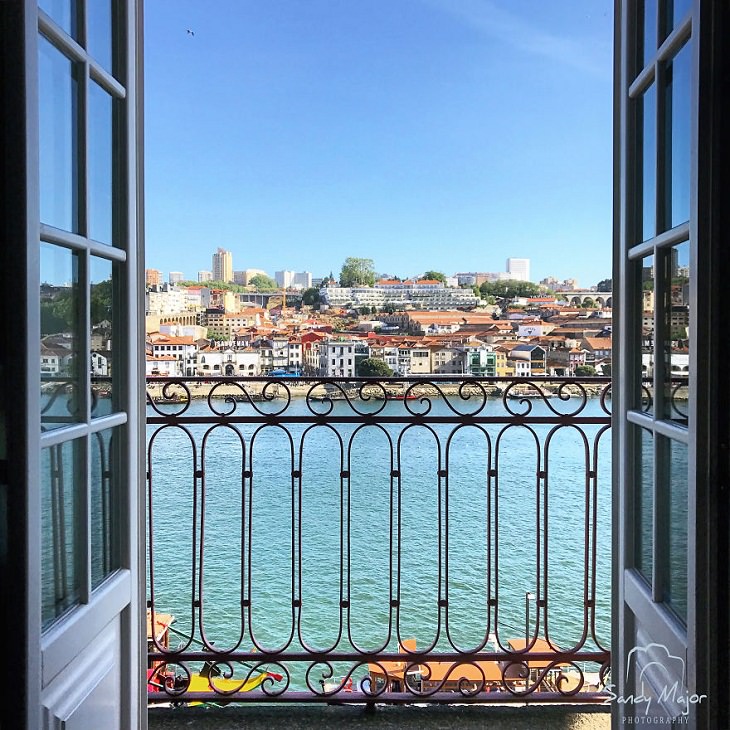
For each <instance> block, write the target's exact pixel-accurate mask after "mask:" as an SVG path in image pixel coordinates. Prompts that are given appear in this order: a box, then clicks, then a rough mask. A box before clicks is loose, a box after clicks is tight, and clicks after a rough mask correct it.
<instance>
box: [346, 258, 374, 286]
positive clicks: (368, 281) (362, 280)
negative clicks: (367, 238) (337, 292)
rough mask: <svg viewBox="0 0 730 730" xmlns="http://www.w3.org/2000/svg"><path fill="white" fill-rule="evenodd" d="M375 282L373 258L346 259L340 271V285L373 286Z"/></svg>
mask: <svg viewBox="0 0 730 730" xmlns="http://www.w3.org/2000/svg"><path fill="white" fill-rule="evenodd" d="M374 283H375V266H374V264H373V260H372V259H358V258H353V257H349V258H346V259H345V262H344V263H343V264H342V270H341V271H340V286H372V285H373V284H374Z"/></svg>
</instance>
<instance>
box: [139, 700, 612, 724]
mask: <svg viewBox="0 0 730 730" xmlns="http://www.w3.org/2000/svg"><path fill="white" fill-rule="evenodd" d="M148 716H149V729H150V730H177V728H182V727H190V726H195V727H196V728H203V729H204V730H208V729H210V730H234V729H235V730H239V729H240V728H242V727H245V728H247V730H269V728H272V727H286V728H287V729H288V730H310V729H311V730H315V729H316V730H320V729H321V728H341V727H343V726H347V725H352V726H363V727H367V728H369V729H372V730H375V729H380V728H382V729H383V730H391V729H392V730H396V729H397V730H403V729H406V730H408V729H409V728H413V730H437V729H438V730H444V728H459V730H462V728H489V730H522V729H524V730H527V729H528V728H529V729H530V730H534V729H535V728H541V729H544V730H608V728H610V727H611V714H610V708H609V707H604V706H590V707H586V706H581V707H577V706H575V705H560V706H554V705H550V706H546V705H537V704H532V705H527V706H514V705H511V706H499V707H494V706H491V707H483V706H482V707H474V706H466V705H450V706H443V705H441V706H429V707H426V706H414V705H399V706H392V705H387V706H378V707H377V708H376V709H375V711H374V712H369V711H366V710H365V709H364V708H363V707H359V706H352V705H350V706H320V705H290V706H287V707H284V706H281V705H279V706H276V707H272V706H271V705H268V706H267V705H253V706H246V707H237V706H231V707H221V708H202V707H190V708H151V709H150V711H149V714H148Z"/></svg>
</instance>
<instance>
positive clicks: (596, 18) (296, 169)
mask: <svg viewBox="0 0 730 730" xmlns="http://www.w3.org/2000/svg"><path fill="white" fill-rule="evenodd" d="M145 13H146V31H145V33H146V38H145V42H146V59H145V63H146V109H145V113H146V195H147V208H146V216H147V265H148V266H149V267H152V268H157V269H160V270H162V271H164V272H165V273H167V272H168V271H170V270H179V271H182V272H184V273H185V275H186V276H187V277H189V278H195V276H196V274H197V271H198V270H200V269H210V268H211V255H212V253H213V251H215V249H216V248H217V247H218V246H222V247H224V248H226V249H228V250H230V251H232V252H233V265H234V269H245V268H262V269H265V270H267V271H268V272H269V273H273V272H274V271H275V270H279V269H294V270H297V271H300V270H309V271H312V272H313V273H314V275H315V276H321V275H323V274H327V273H329V271H330V270H333V271H334V272H335V273H337V272H338V271H339V268H340V266H341V264H342V261H343V260H344V259H345V257H347V256H361V257H367V258H372V259H374V261H375V267H376V270H377V271H379V272H387V273H391V274H396V275H399V276H406V275H413V274H417V273H420V272H423V271H424V270H427V269H437V270H440V271H444V272H445V273H447V274H452V273H454V272H457V271H503V270H504V267H505V259H506V258H507V257H509V256H514V257H527V258H530V259H531V261H532V278H533V279H536V280H537V279H541V278H543V277H545V276H548V275H552V276H556V277H558V278H561V279H562V278H565V277H569V276H571V277H575V278H577V279H578V280H579V283H580V284H581V285H583V286H590V285H592V284H595V283H596V282H597V281H599V280H600V279H602V278H604V277H607V276H610V268H611V66H612V61H611V57H612V49H611V43H612V40H611V38H612V25H613V20H612V2H611V1H610V0H572V1H570V2H569V1H568V0H550V2H541V1H539V0H306V2H305V1H303V0H215V2H214V3H201V2H199V0H153V2H148V3H146V4H145ZM188 29H190V30H192V31H193V32H194V35H191V34H189V33H188V32H187V30H188Z"/></svg>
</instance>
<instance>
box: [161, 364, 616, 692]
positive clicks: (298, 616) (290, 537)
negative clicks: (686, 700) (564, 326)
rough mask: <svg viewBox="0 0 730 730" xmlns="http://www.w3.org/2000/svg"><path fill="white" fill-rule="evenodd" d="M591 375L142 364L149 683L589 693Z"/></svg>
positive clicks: (606, 543)
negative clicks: (266, 370) (297, 372)
mask: <svg viewBox="0 0 730 730" xmlns="http://www.w3.org/2000/svg"><path fill="white" fill-rule="evenodd" d="M609 388H610V383H609V380H608V379H606V378H585V379H572V378H560V379H550V378H540V379H532V380H509V381H505V380H500V379H497V378H491V379H489V378H486V379H466V380H462V379H460V380H457V381H454V380H447V379H426V378H421V379H413V378H411V379H397V378H389V379H377V380H373V379H357V380H346V379H343V378H312V379H305V378H246V379H232V378H217V379H213V380H211V379H204V378H184V379H182V378H172V379H168V378H165V379H162V378H154V379H150V380H149V381H148V384H147V401H148V416H147V424H148V453H147V458H148V466H147V486H148V546H147V551H148V646H149V670H148V682H149V683H148V690H149V692H148V696H149V700H150V701H151V702H216V703H221V702H230V701H236V702H248V701H266V702H271V701H283V702H287V701H306V702H312V701H325V702H333V701H334V702H356V703H363V702H368V703H374V702H399V703H400V702H424V701H428V702H498V703H503V702H506V701H519V702H527V701H539V702H546V701H558V702H601V701H603V700H604V699H605V698H606V694H605V693H604V692H603V691H602V688H603V686H604V683H605V681H606V679H607V672H608V667H609V661H610V654H609V648H608V638H609V627H610V499H611V495H610V473H611V464H610V459H611V450H610V423H611V419H610V390H609Z"/></svg>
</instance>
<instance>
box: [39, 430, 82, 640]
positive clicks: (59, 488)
mask: <svg viewBox="0 0 730 730" xmlns="http://www.w3.org/2000/svg"><path fill="white" fill-rule="evenodd" d="M81 467H82V453H81V442H80V441H78V440H77V441H67V442H66V443H64V444H60V445H59V446H52V447H50V448H47V449H43V452H42V453H41V472H40V476H41V619H42V624H43V628H44V629H45V628H46V627H48V626H49V625H50V624H51V623H53V621H54V620H55V619H56V618H58V617H59V616H60V615H61V614H63V613H64V612H65V611H66V610H68V609H69V608H70V607H71V606H73V605H74V604H76V603H78V602H79V597H80V593H81V585H82V580H83V577H82V574H81V573H82V571H81V557H82V545H81V537H82V530H81V525H82V510H81V505H82V493H83V490H84V488H85V482H84V481H82V480H81V479H80V475H81V474H82V473H83V471H82V468H81Z"/></svg>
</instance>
